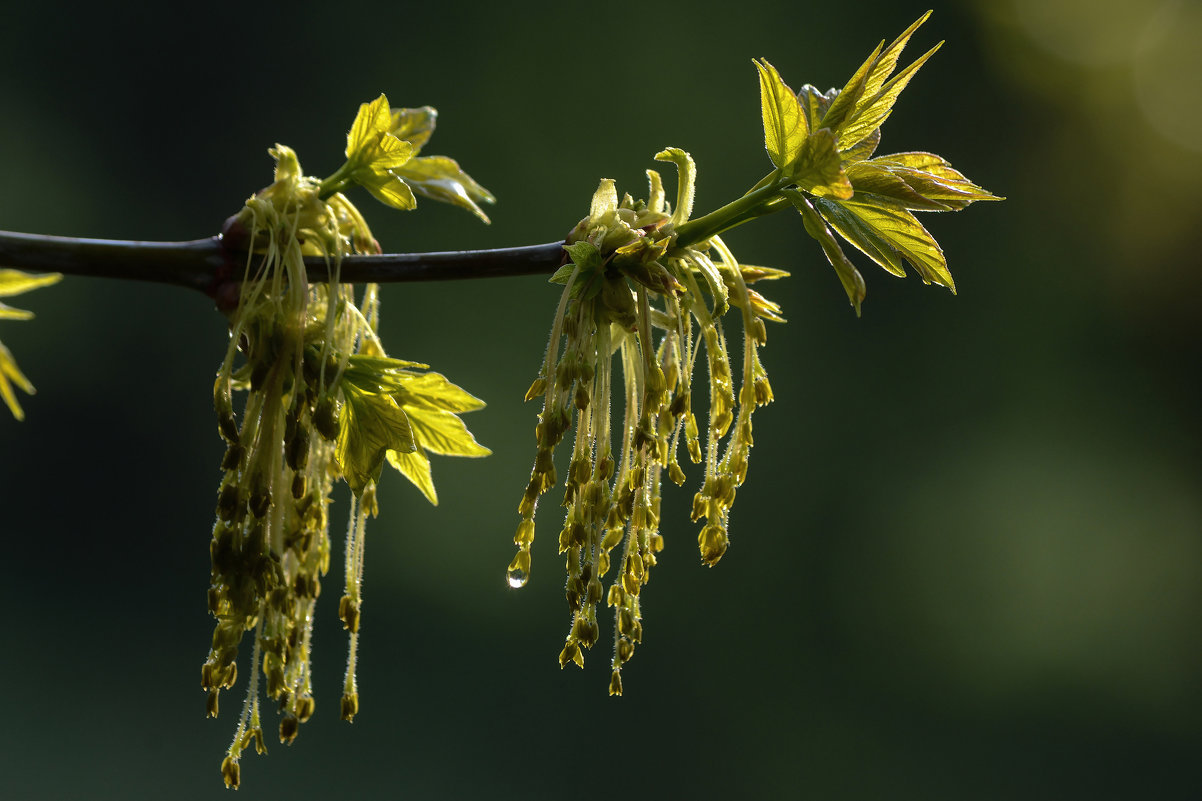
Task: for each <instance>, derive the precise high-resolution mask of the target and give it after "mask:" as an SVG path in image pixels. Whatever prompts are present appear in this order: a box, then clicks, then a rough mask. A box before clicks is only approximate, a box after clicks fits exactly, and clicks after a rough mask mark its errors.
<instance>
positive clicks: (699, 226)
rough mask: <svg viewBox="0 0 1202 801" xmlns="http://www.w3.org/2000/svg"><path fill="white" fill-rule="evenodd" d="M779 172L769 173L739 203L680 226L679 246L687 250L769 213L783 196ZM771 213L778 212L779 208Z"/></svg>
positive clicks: (678, 233) (732, 202)
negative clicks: (773, 201)
mask: <svg viewBox="0 0 1202 801" xmlns="http://www.w3.org/2000/svg"><path fill="white" fill-rule="evenodd" d="M777 172H778V171H773V172H771V173H769V174H768V175H767V176H765V177H764V179H763V180H762V181H760V182H759V183H758V184H756V188H754V189H752V190H751V191H750V192H748V193H747V194H745V195H743V197H741V198H739V199H738V200H734V201H731V202H730V203H727V204H726V205H725V206H723V207H722V208H720V209H716V210H714V211H711V212H710V213H709V214H705V215H703V216H701V217H696V218H694V219H692V220H689V221H688V222H686V223H682V224H681V225H679V226H677V228H676V244H677V246H679V247H688V246H689V245H693V244H696V243H698V242H701V241H703V240H706V239H709V238H710V237H711V236H716V235H717V234H720V233H722V232H723V231H727V230H729V229H731V228H734V227H735V226H736V225H742V224H743V223H745V222H747V221H748V220H752V219H755V218H756V217H759V216H762V215H763V214H765V213H767V212H766V211H765V208H766V207H768V206H769V204H770V203H771V201H772V200H773V199H774V198H775V197H776V196H777V195H779V194H780V190H781V187H782V186H784V185H785V184H783V183H782V181H783V179H782V178H781V177H780V176H779V175H778V174H777ZM771 210H772V211H776V208H772V209H771Z"/></svg>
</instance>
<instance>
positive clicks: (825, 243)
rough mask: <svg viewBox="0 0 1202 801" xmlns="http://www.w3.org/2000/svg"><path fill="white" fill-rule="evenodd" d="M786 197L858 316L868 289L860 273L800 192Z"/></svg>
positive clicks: (816, 201)
mask: <svg viewBox="0 0 1202 801" xmlns="http://www.w3.org/2000/svg"><path fill="white" fill-rule="evenodd" d="M788 197H789V199H790V200H791V201H793V205H794V207H795V208H796V209H797V211H799V212H800V213H801V221H802V223H803V224H804V225H805V229H806V233H807V234H809V235H810V236H812V237H813V238H814V239H816V240H817V241H818V244H819V245H821V246H822V252H823V253H825V254H826V260H827V261H829V262H830V263H831V266H832V267H834V268H835V274H836V275H838V276H839V283H841V284H843V290H844V291H845V292H846V293H847V299H848V300H849V301H851V305H852V308H854V309H855V310H856V316H857V317H859V316H860V304H861V303H863V302H864V298H865V297H866V296H867V294H868V288H867V287H866V286H865V285H864V277H863V276H862V275H860V271H859V270H857V269H856V266H855V265H854V264H852V263H851V262H850V261H848V259H847V256H845V255H844V254H843V249H842V248H841V247H839V243H838V242H837V241H836V240H835V237H834V235H833V234H832V233H831V231H830V229H829V228H827V227H826V223H825V222H823V220H822V217H821V216H820V215H819V214H818V212H817V211H816V210H815V209H814V206H813V205H811V203H810V201H809V200H807V199H806V197H805V196H804V195H802V194H801V193H800V192H789V193H788ZM814 202H815V203H823V202H829V201H823V200H822V199H821V198H815V201H814Z"/></svg>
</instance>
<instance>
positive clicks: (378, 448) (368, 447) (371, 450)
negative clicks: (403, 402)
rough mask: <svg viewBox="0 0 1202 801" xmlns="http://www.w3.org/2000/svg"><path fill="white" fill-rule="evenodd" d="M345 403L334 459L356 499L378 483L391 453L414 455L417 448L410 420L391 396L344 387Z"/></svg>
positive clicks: (339, 421)
mask: <svg viewBox="0 0 1202 801" xmlns="http://www.w3.org/2000/svg"><path fill="white" fill-rule="evenodd" d="M342 386H343V390H344V391H343V395H344V396H345V402H344V403H343V404H342V410H341V412H340V413H339V418H338V439H337V441H336V443H335V451H334V458H335V459H336V460H337V463H338V468H339V469H340V470H341V471H342V475H343V477H344V478H345V479H346V483H347V485H348V486H349V487H350V488H351V491H352V492H354V493H355V494H356V495H358V494H359V493H361V492H362V491H363V488H364V487H365V486H366V485H367V482H368V481H378V480H379V478H380V471H381V470H382V469H383V467H384V459H385V454H387V452H388V451H390V450H391V451H397V452H398V453H412V452H413V451H414V450H416V448H417V444H416V443H415V442H414V439H413V430H412V429H411V428H410V426H409V418H408V416H407V415H406V414H405V412H404V410H402V409H401V407H400V406H398V405H397V403H396V401H395V400H393V397H392V396H391V395H378V394H372V393H366V392H360V391H359V390H357V389H356V388H355V387H354V386H353V385H348V384H345V383H344V384H343V385H342Z"/></svg>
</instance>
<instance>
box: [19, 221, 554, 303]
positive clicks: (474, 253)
mask: <svg viewBox="0 0 1202 801" xmlns="http://www.w3.org/2000/svg"><path fill="white" fill-rule="evenodd" d="M562 244H563V243H562V242H548V243H546V244H543V245H528V246H525V247H516V248H496V249H493V250H457V251H443V252H436V253H385V254H383V255H379V256H345V257H343V259H342V266H341V269H340V275H339V278H340V280H341V281H342V282H343V283H367V282H370V283H389V282H398V281H444V280H460V279H467V278H499V277H503V276H509V275H538V274H545V273H550V272H553V271H554V270H555V269H556V268H558V267H559V266H560V265H561V264H562V263H563V257H564V252H563V248H562V247H561V246H562ZM244 260H245V254H244V253H237V252H232V251H230V250H227V249H226V248H225V246H224V245H223V244H222V241H221V237H220V236H214V237H209V238H207V239H194V240H191V241H189V242H143V241H139V240H123V239H77V238H74V237H67V236H46V235H41V234H21V233H14V232H10V231H0V266H4V267H14V268H17V269H21V270H32V271H35V272H37V271H45V272H58V273H63V274H65V275H81V276H91V277H94V278H123V279H126V280H131V281H152V282H155V283H162V284H172V285H174V286H182V287H187V288H189V289H196V290H199V291H201V292H204V293H205V294H207V295H210V296H212V295H214V294H215V292H216V290H217V288H218V287H219V286H220V285H221V284H225V283H229V282H230V281H232V280H236V278H235V276H237V275H239V274H240V273H241V270H242V267H243V265H244V263H245V261H244ZM305 266H306V268H308V273H309V280H310V281H313V282H321V281H327V280H329V272H328V269H327V266H326V261H325V259H323V258H321V257H319V256H316V257H315V256H310V257H306V258H305Z"/></svg>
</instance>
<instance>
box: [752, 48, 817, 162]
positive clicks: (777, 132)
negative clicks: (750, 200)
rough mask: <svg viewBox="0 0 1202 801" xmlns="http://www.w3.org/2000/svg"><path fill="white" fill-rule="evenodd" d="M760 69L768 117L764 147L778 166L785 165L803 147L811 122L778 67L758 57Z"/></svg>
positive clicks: (762, 109) (762, 108)
mask: <svg viewBox="0 0 1202 801" xmlns="http://www.w3.org/2000/svg"><path fill="white" fill-rule="evenodd" d="M754 63H755V66H756V69H757V70H759V72H760V112H761V114H762V115H763V118H764V147H765V148H767V150H768V157H769V158H771V159H772V163H773V164H775V165H776V166H777V167H780V168H781V169H784V168H785V166H786V165H788V164H791V163H792V162H793V161H794V160H795V159H796V158H797V155H798V153H799V152H800V151H801V148H802V144H803V143H804V142H805V141H806V137H807V136H808V135H809V132H810V131H809V125H808V123H807V121H806V117H805V114H804V113H802V110H801V106H800V104H799V103H798V102H797V95H795V94H793V91H792V90H791V89H789V87H788V86H786V85H785V82H784V81H783V80H781V77H780V73H778V72H777V71H776V67H774V66H772V65H771V64H769V63H768V62H767V61H766V60H764V59H760V60H759V61H755V62H754Z"/></svg>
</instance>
